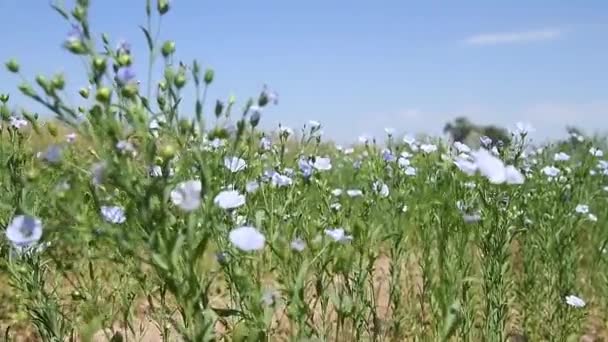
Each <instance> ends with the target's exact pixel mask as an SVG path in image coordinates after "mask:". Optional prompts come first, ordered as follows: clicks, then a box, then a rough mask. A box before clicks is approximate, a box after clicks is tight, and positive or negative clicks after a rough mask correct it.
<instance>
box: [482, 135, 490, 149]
mask: <svg viewBox="0 0 608 342" xmlns="http://www.w3.org/2000/svg"><path fill="white" fill-rule="evenodd" d="M479 141H480V142H481V145H483V146H485V147H489V146H490V145H492V139H491V138H490V137H488V136H485V135H484V136H482V137H480V138H479Z"/></svg>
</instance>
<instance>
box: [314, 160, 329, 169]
mask: <svg viewBox="0 0 608 342" xmlns="http://www.w3.org/2000/svg"><path fill="white" fill-rule="evenodd" d="M312 166H313V167H314V168H315V169H317V170H319V171H328V170H331V159H329V158H328V157H316V158H315V161H314V163H313V164H312Z"/></svg>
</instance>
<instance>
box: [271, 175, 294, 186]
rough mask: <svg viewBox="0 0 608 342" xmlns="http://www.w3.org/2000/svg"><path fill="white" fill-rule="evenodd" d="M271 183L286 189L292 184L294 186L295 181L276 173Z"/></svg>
mask: <svg viewBox="0 0 608 342" xmlns="http://www.w3.org/2000/svg"><path fill="white" fill-rule="evenodd" d="M271 183H272V185H274V186H276V187H284V186H290V185H291V184H293V180H292V179H291V178H289V177H288V176H285V175H282V174H280V173H278V172H275V173H274V174H273V175H272V179H271Z"/></svg>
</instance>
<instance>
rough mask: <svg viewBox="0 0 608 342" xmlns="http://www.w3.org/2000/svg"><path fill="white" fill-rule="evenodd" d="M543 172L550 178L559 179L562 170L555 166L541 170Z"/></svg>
mask: <svg viewBox="0 0 608 342" xmlns="http://www.w3.org/2000/svg"><path fill="white" fill-rule="evenodd" d="M541 172H542V173H544V174H545V175H546V176H549V177H557V176H558V175H559V174H560V170H559V169H558V168H556V167H555V166H545V167H543V168H542V169H541Z"/></svg>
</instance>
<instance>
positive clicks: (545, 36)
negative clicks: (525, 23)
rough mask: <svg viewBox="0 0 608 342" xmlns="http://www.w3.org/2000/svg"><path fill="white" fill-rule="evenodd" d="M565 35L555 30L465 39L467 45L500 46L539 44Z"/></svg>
mask: <svg viewBox="0 0 608 342" xmlns="http://www.w3.org/2000/svg"><path fill="white" fill-rule="evenodd" d="M563 33H564V32H563V31H562V30H560V29H555V28H546V29H542V30H531V31H519V32H497V33H482V34H477V35H474V36H471V37H468V38H467V39H465V43H466V44H468V45H498V44H514V43H528V42H538V41H546V40H554V39H557V38H560V37H561V36H562V35H563Z"/></svg>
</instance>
